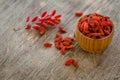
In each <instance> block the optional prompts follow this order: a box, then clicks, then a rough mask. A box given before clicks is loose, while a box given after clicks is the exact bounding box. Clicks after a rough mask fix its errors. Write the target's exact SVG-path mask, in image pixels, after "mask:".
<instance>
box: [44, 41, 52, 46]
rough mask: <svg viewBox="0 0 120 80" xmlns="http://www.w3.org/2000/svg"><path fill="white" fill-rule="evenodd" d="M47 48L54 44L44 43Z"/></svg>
mask: <svg viewBox="0 0 120 80" xmlns="http://www.w3.org/2000/svg"><path fill="white" fill-rule="evenodd" d="M43 45H44V46H45V47H51V46H52V43H50V42H44V44H43Z"/></svg>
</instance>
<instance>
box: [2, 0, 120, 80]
mask: <svg viewBox="0 0 120 80" xmlns="http://www.w3.org/2000/svg"><path fill="white" fill-rule="evenodd" d="M119 8H120V0H0V80H120V35H119V34H120V30H119V29H120V27H119V25H120V10H119ZM53 9H57V11H58V13H62V14H63V16H62V22H61V23H60V24H59V25H57V26H56V27H58V26H60V25H62V26H64V27H65V28H66V29H67V31H68V32H67V33H66V34H63V35H64V36H67V35H69V36H73V32H74V29H75V27H76V22H77V19H78V17H75V16H74V12H75V11H79V10H80V11H83V12H84V14H89V13H92V12H98V13H101V14H104V15H108V16H110V17H111V19H112V20H113V22H114V25H115V34H114V37H113V40H112V43H111V44H110V46H109V47H108V48H107V49H106V50H105V51H104V52H103V54H102V55H96V57H98V58H100V60H99V63H98V65H96V64H94V62H93V61H94V60H93V56H92V55H91V54H89V53H87V52H84V51H83V50H82V49H81V48H80V47H79V45H78V43H77V42H75V45H76V46H75V49H74V50H69V51H67V52H66V54H65V55H61V54H60V51H59V50H57V49H56V48H55V47H54V46H52V47H51V48H45V47H43V45H42V43H43V42H44V41H50V42H52V43H53V41H54V37H55V33H56V32H57V30H58V28H53V29H50V30H49V31H47V33H46V34H45V35H43V36H40V35H38V33H37V32H35V31H34V30H30V31H26V30H25V29H24V25H25V21H24V19H25V17H26V16H27V15H30V16H34V15H39V14H40V13H41V12H42V11H44V10H47V11H52V10H53ZM70 57H73V58H75V59H77V60H78V62H79V67H78V68H75V67H74V66H72V65H71V66H69V67H66V66H65V65H64V62H65V60H66V59H68V58H70ZM98 58H97V59H98Z"/></svg>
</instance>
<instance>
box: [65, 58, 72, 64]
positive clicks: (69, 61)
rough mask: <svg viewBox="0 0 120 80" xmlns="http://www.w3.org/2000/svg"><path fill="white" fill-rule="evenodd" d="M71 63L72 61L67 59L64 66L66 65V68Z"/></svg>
mask: <svg viewBox="0 0 120 80" xmlns="http://www.w3.org/2000/svg"><path fill="white" fill-rule="evenodd" d="M72 63H73V59H72V58H70V59H68V60H66V61H65V65H66V66H69V65H71V64H72Z"/></svg>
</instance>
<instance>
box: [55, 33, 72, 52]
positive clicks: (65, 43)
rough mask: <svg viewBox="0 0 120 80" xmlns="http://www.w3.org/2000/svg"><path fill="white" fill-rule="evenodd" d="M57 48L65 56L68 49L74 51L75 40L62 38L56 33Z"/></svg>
mask: <svg viewBox="0 0 120 80" xmlns="http://www.w3.org/2000/svg"><path fill="white" fill-rule="evenodd" d="M54 43H55V47H56V48H57V49H60V50H61V53H62V54H65V51H66V49H73V48H74V45H73V38H72V37H69V36H67V37H62V35H61V34H60V33H56V37H55V41H54Z"/></svg>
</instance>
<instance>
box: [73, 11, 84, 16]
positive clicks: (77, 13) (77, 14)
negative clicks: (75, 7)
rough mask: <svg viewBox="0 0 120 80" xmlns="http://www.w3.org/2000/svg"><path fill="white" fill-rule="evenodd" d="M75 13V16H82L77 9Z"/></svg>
mask: <svg viewBox="0 0 120 80" xmlns="http://www.w3.org/2000/svg"><path fill="white" fill-rule="evenodd" d="M75 15H76V16H82V15H83V12H81V11H77V12H75Z"/></svg>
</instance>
